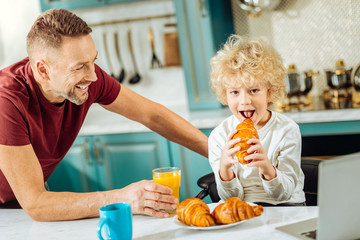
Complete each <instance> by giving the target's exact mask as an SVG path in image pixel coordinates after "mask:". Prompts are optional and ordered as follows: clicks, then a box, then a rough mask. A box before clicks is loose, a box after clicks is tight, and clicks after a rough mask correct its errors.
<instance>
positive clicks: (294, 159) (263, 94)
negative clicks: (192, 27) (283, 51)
mask: <svg viewBox="0 0 360 240" xmlns="http://www.w3.org/2000/svg"><path fill="white" fill-rule="evenodd" d="M210 64H211V83H212V89H213V91H214V92H215V94H216V95H217V96H218V100H219V101H220V102H221V103H222V104H224V105H228V106H229V108H230V110H231V112H232V114H233V115H232V116H230V117H228V118H227V119H225V120H224V121H223V122H222V123H221V124H220V125H219V126H218V127H216V128H215V129H214V130H213V131H212V133H211V134H210V137H209V161H210V164H211V167H212V169H213V171H214V174H215V179H216V184H217V189H218V193H219V196H220V198H221V199H222V200H226V199H228V198H230V197H239V198H241V199H242V200H243V201H247V202H256V203H258V204H261V205H265V206H266V205H278V204H280V205H305V194H304V192H303V185H304V174H303V172H302V170H301V167H300V161H301V134H300V130H299V127H298V125H297V124H296V123H295V122H294V121H293V120H291V119H289V118H288V117H286V116H284V115H281V114H279V113H277V112H274V111H271V110H269V107H270V106H271V104H273V103H274V102H276V101H277V100H278V99H279V98H280V97H281V96H282V93H283V89H284V87H285V81H284V78H285V74H286V70H285V68H284V67H283V62H282V59H281V57H280V55H279V54H278V53H277V52H276V51H275V50H274V49H273V48H272V47H271V46H270V45H269V44H267V43H266V42H265V41H263V40H260V39H254V40H243V39H242V38H241V37H239V36H237V35H232V36H230V37H229V39H228V41H227V42H226V43H225V45H224V46H223V49H221V50H219V51H218V52H217V54H216V55H215V56H214V57H213V58H212V59H211V61H210ZM245 118H250V119H251V120H252V121H253V123H254V125H255V128H256V129H257V131H258V135H259V138H260V139H250V140H249V141H248V144H250V145H251V147H250V148H249V150H248V153H249V155H248V156H247V157H246V158H245V160H247V161H249V160H250V161H251V162H250V163H249V164H247V165H243V164H240V163H239V161H238V159H237V158H236V157H235V153H236V152H237V151H239V150H240V147H234V145H235V144H236V143H238V142H240V139H239V138H237V139H232V137H233V136H234V135H235V133H236V132H237V131H236V130H235V129H236V126H237V125H238V124H239V123H240V122H242V121H243V120H244V119H245Z"/></svg>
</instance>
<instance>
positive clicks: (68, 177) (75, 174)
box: [48, 137, 98, 192]
mask: <svg viewBox="0 0 360 240" xmlns="http://www.w3.org/2000/svg"><path fill="white" fill-rule="evenodd" d="M91 147H92V145H91V137H78V138H77V139H76V140H75V142H74V144H73V146H72V147H71V148H70V150H69V152H68V153H67V154H66V156H65V158H64V159H63V160H62V161H61V162H60V164H59V165H58V166H57V168H56V169H55V171H54V172H53V174H52V175H51V176H50V178H49V179H48V185H49V187H50V189H51V190H53V191H71V192H90V191H96V190H97V189H98V177H97V167H96V165H95V164H96V162H95V161H94V158H93V157H92V156H91V155H90V153H91Z"/></svg>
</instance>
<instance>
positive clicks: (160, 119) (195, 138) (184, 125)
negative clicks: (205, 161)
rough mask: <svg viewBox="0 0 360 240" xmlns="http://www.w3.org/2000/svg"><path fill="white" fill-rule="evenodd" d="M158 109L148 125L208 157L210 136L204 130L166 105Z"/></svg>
mask: <svg viewBox="0 0 360 240" xmlns="http://www.w3.org/2000/svg"><path fill="white" fill-rule="evenodd" d="M158 110H159V111H158V114H157V115H156V117H153V118H152V119H151V121H150V122H149V123H148V124H147V127H149V128H150V129H151V130H153V131H154V132H157V133H159V134H160V135H162V136H163V137H165V138H167V139H168V140H170V141H173V142H175V143H178V144H180V145H182V146H184V147H186V148H188V149H190V150H192V151H194V152H197V153H199V154H201V155H202V156H204V157H206V158H207V157H208V137H207V136H206V135H205V134H204V133H203V132H201V131H200V130H199V129H197V128H196V127H194V126H193V125H192V124H190V123H189V122H188V121H186V120H185V119H183V118H182V117H180V116H179V115H177V114H176V113H174V112H172V111H170V110H169V109H167V108H165V107H164V106H161V107H159V108H158Z"/></svg>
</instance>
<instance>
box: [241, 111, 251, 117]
mask: <svg viewBox="0 0 360 240" xmlns="http://www.w3.org/2000/svg"><path fill="white" fill-rule="evenodd" d="M240 113H241V115H242V116H243V117H244V118H251V117H252V116H253V115H254V113H255V110H249V111H240Z"/></svg>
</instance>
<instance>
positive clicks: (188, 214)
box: [176, 198, 214, 227]
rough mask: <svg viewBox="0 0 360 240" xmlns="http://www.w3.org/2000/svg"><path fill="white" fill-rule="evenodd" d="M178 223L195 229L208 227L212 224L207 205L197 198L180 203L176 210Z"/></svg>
mask: <svg viewBox="0 0 360 240" xmlns="http://www.w3.org/2000/svg"><path fill="white" fill-rule="evenodd" d="M176 214H177V216H178V219H179V221H181V222H183V223H185V224H188V225H194V226H197V227H209V226H211V225H213V224H214V219H213V218H212V216H211V214H210V209H209V207H208V205H207V204H206V203H205V202H204V201H203V200H201V199H199V198H189V199H185V200H184V201H182V202H181V203H180V204H179V206H178V207H177V209H176Z"/></svg>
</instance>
